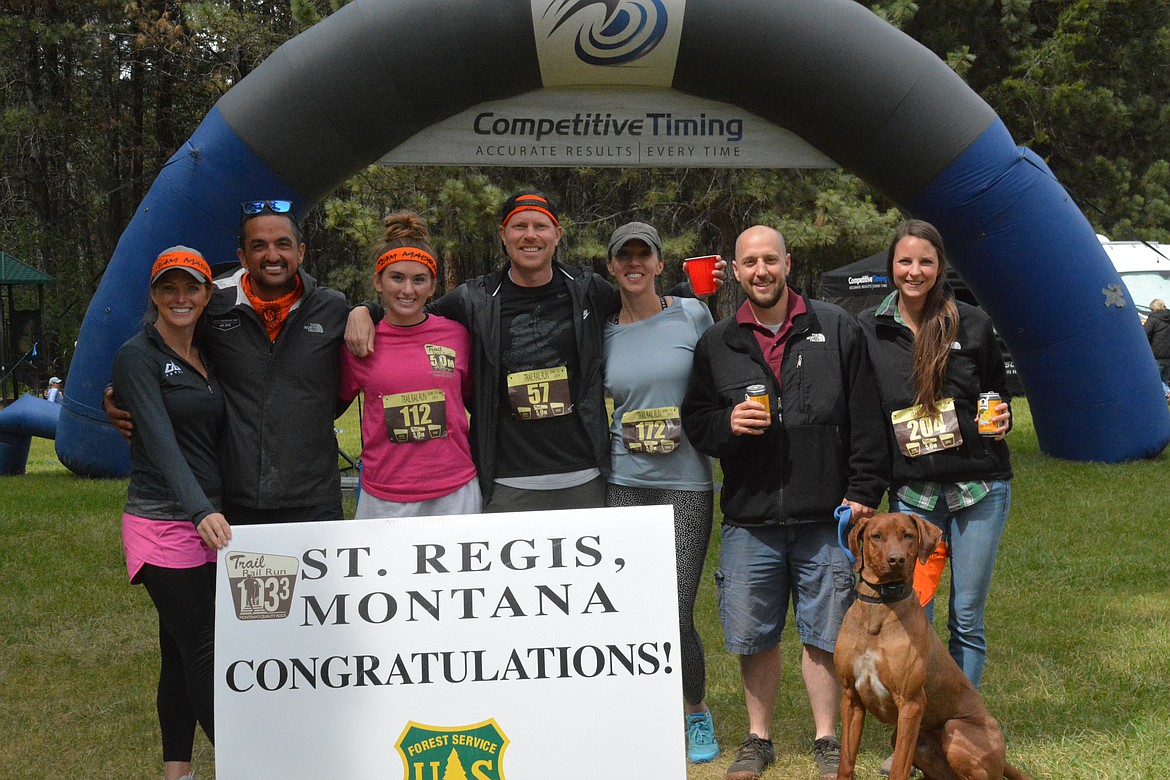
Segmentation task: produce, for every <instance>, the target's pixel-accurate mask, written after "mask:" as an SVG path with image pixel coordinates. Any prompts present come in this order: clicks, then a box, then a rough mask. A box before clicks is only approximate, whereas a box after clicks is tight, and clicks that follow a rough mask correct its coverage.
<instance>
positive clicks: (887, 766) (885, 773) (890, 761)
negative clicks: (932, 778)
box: [878, 753, 922, 777]
mask: <svg viewBox="0 0 1170 780" xmlns="http://www.w3.org/2000/svg"><path fill="white" fill-rule="evenodd" d="M893 766H894V754H893V753H890V755H889V757H888V758H886V760H885V761H883V762H882V765H881V768H880V769H878V774H879V775H881V776H882V777H889V776H890V770H891V769H892V768H893ZM910 776H911V777H922V773H921V772H919V771H918V769H917V768H916V767H910Z"/></svg>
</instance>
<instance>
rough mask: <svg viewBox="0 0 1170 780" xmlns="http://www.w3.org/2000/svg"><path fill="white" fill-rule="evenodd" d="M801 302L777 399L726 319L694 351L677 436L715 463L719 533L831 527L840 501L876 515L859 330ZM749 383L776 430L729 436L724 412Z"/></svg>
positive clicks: (754, 353)
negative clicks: (775, 416) (761, 393)
mask: <svg viewBox="0 0 1170 780" xmlns="http://www.w3.org/2000/svg"><path fill="white" fill-rule="evenodd" d="M790 294H791V293H790ZM802 297H804V302H805V305H806V306H807V307H808V311H807V312H806V313H804V314H801V315H798V316H797V317H796V318H795V320H794V321H793V328H792V331H791V333H790V334H789V336H788V343H787V345H786V347H785V350H784V360H783V362H782V363H781V367H780V368H781V376H782V378H783V382H782V385H781V386H780V388H779V392H777V382H776V377H775V375H774V374H773V373H772V369H771V368H770V367H769V366H768V364H767V362H766V361H765V359H764V355H763V353H762V352H761V351H760V347H759V344H758V343H756V338H755V336H754V335H753V334H752V332H751V331H750V330H749V329H748V328H746V327H743V326H741V325H740V324H739V323H738V322H736V320H735V316H734V315H732V316H731V317H727V318H726V319H723V320H721V321H720V322H719V323H717V324H716V325H714V326H712V327H711V328H709V329H708V330H707V332H706V333H704V334H703V336H702V338H700V339H699V343H698V345H697V346H696V348H695V365H694V370H692V371H691V381H690V385H689V386H688V388H687V394H686V398H685V399H684V401H683V407H682V418H683V420H682V421H683V429H684V430H685V431H686V434H687V438H688V439H690V442H691V444H693V445H694V447H695V449H697V450H699V451H700V452H705V453H707V454H708V455H712V456H714V457H717V458H719V459H720V464H721V465H722V467H723V489H722V492H721V494H720V506H721V507H722V509H723V522H724V523H727V524H729V525H737V526H751V525H761V524H765V523H766V524H794V523H812V522H835V520H834V517H833V511H834V510H835V509H836V508H837V507H838V506H839V505H840V504H841V500H842V499H843V498H848V499H849V500H850V501H856V502H857V503H859V504H862V505H864V506H869V507H877V506H878V504H879V503H880V502H881V499H882V495H883V494H884V493H885V490H886V487H887V486H888V483H889V478H888V472H889V459H888V454H887V451H886V443H885V434H884V431H883V429H882V423H881V411H880V408H879V406H878V399H877V393H876V390H875V388H874V383H873V374H872V372H871V370H870V365H869V358H868V357H867V355H866V352H865V344H864V342H863V341H862V338H861V331H860V329H859V328H858V327H857V323H856V322H855V321H854V320H853V318H852V317H850V316H849V314H848V313H846V312H845V311H844V310H843V309H841V308H839V307H837V306H835V305H833V304H831V303H824V302H822V301H814V300H811V299H809V298H808V297H807V296H802ZM752 384H763V385H765V386H766V387H767V388H768V395H769V396H770V398H771V402H772V408H773V410H775V409H776V399H777V396H779V400H780V410H781V415H782V422H780V423H777V422H773V424H772V426H771V427H769V428H768V429H767V430H766V431H765V433H764V434H763V435H762V436H735V435H733V434H732V433H731V410H732V408H733V407H734V406H736V405H737V404H739V403H741V402H742V401H743V400H744V392H745V390H746V388H747V386H748V385H752Z"/></svg>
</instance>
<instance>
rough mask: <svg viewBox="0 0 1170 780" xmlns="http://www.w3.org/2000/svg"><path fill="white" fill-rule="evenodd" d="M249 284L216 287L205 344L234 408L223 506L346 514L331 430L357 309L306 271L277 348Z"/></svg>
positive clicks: (225, 451) (226, 443)
mask: <svg viewBox="0 0 1170 780" xmlns="http://www.w3.org/2000/svg"><path fill="white" fill-rule="evenodd" d="M242 275H243V272H242V270H241V271H240V272H237V273H236V274H234V275H233V276H232V277H230V278H228V279H220V280H217V281H216V285H217V289H216V290H215V293H214V294H213V296H212V299H211V304H210V305H209V306H208V325H209V327H208V328H207V329H206V331H205V332H204V333H203V335H202V338H203V341H202V343H203V345H204V346H205V348H206V350H207V352H208V353H209V354H210V356H211V359H212V361H213V362H214V363H215V366H216V370H217V371H218V375H219V379H220V381H221V382H222V383H223V386H224V390H225V395H226V398H227V425H226V426H225V430H224V435H223V437H222V438H221V441H220V457H221V463H222V467H223V477H224V499H225V501H227V502H228V503H231V504H238V505H241V506H246V507H251V508H256V509H283V508H292V507H311V506H323V505H325V504H333V503H336V504H337V505H338V506H340V505H341V478H340V472H339V471H338V468H337V437H336V435H335V434H334V432H333V421H334V419H335V418H336V414H337V386H338V355H337V350H338V349H339V348H340V347H341V345H342V342H343V339H344V336H345V324H346V319H347V317H348V315H349V304H348V303H347V302H346V300H345V296H343V295H342V294H341V293H339V292H337V291H335V290H330V289H329V288H327V287H320V286H318V285H317V282H316V280H315V279H313V277H311V276H309V275H308V274H307V273H305V272H304V271H303V270H301V271H298V275H299V276H300V277H301V282H302V283H303V284H304V286H305V291H304V294H303V295H302V296H301V299H300V301H299V302H298V303H297V305H296V307H295V308H294V309H293V310H292V311H291V312H289V315H288V320H287V321H286V322H285V323H284V327H283V328H282V329H281V331H280V335H278V336H277V337H276V341H269V339H268V332H267V331H266V330H265V329H264V323H263V322H261V320H260V317H259V316H257V314H256V312H255V310H254V309H253V308H252V307H251V306H250V305H248V303H247V302H246V300H245V298H244V294H243V291H242V290H241V289H240V278H241V277H242ZM228 519H229V521H230V520H231V518H228Z"/></svg>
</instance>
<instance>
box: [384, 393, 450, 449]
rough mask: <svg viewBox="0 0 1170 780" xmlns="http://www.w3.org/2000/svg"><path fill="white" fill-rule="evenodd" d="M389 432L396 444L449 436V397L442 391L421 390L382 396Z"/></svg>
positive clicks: (387, 432)
mask: <svg viewBox="0 0 1170 780" xmlns="http://www.w3.org/2000/svg"><path fill="white" fill-rule="evenodd" d="M382 411H383V414H384V416H385V420H386V435H387V436H388V437H389V438H390V441H391V442H392V443H394V444H412V443H415V442H420V441H430V440H431V439H441V438H443V437H444V436H446V435H447V396H446V394H445V393H444V392H443V391H442V390H420V391H418V392H414V393H397V394H396V395H384V396H382Z"/></svg>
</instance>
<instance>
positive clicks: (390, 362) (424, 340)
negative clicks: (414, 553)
mask: <svg viewBox="0 0 1170 780" xmlns="http://www.w3.org/2000/svg"><path fill="white" fill-rule="evenodd" d="M358 392H364V393H365V404H364V407H363V410H362V411H363V419H362V438H363V439H364V449H363V450H362V490H366V491H369V493H370V494H371V495H373V496H375V497H377V498H380V499H382V500H384V501H396V502H399V503H406V502H412V501H428V500H430V499H432V498H439V497H441V496H445V495H447V494H449V493H453V492H454V491H456V490H458V489H459V488H461V487H463V486H464V485H466V484H467V483H468V482H470V481H471V480H472V479H474V478H475V464H474V463H472V460H471V443H470V441H469V440H468V435H467V432H468V421H467V407H466V405H465V403H464V400H465V399H466V398H469V397H470V396H471V393H472V376H471V336H470V334H468V332H467V329H466V328H464V327H463V326H462V325H460V324H459V323H457V322H455V321H453V320H449V319H446V318H444V317H437V316H435V315H433V314H432V315H429V316H428V317H427V319H426V320H425V321H423V322H421V323H419V324H418V325H412V326H409V327H401V326H398V325H391V324H389V323H388V322H386V321H385V320H383V321H382V322H380V323H378V326H377V328H375V330H374V354H372V355H370V356H369V357H366V358H360V359H359V358H355V357H354V356H353V355H351V354H350V353H349V351H348V350H346V349H342V350H341V385H340V388H339V390H338V395H339V397H340V398H341V399H342V400H343V401H351V400H353V399H354V398H355V397H357V394H358Z"/></svg>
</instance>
